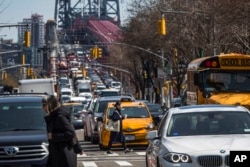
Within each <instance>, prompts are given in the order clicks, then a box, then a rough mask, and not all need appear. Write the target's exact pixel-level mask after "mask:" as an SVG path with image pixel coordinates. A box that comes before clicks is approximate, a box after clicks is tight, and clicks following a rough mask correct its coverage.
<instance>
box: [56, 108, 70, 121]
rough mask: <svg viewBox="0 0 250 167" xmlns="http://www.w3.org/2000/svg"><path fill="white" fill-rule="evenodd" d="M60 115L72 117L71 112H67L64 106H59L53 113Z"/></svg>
mask: <svg viewBox="0 0 250 167" xmlns="http://www.w3.org/2000/svg"><path fill="white" fill-rule="evenodd" d="M58 115H64V116H65V117H67V118H68V119H70V113H69V112H67V111H66V109H65V108H63V107H59V108H57V109H56V110H54V111H53V112H52V113H51V117H56V116H58Z"/></svg>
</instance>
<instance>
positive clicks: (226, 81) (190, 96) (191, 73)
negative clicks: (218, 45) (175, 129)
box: [187, 53, 250, 109]
mask: <svg viewBox="0 0 250 167" xmlns="http://www.w3.org/2000/svg"><path fill="white" fill-rule="evenodd" d="M194 104H228V105H243V106H245V107H247V108H248V109H250V55H244V54H238V53H229V54H220V55H217V56H211V57H202V58H197V59H195V60H193V61H191V62H190V63H189V64H188V67H187V105H194Z"/></svg>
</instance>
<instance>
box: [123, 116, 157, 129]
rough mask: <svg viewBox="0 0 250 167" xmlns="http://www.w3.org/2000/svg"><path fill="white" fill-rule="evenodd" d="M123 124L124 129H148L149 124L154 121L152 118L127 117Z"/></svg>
mask: <svg viewBox="0 0 250 167" xmlns="http://www.w3.org/2000/svg"><path fill="white" fill-rule="evenodd" d="M122 122H123V124H122V128H123V130H125V131H126V130H127V129H130V130H131V131H132V130H133V131H137V130H142V129H147V128H148V125H149V124H150V123H152V121H151V119H150V118H127V119H124V120H123V121H122Z"/></svg>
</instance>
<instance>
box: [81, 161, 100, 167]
mask: <svg viewBox="0 0 250 167" xmlns="http://www.w3.org/2000/svg"><path fill="white" fill-rule="evenodd" d="M82 165H83V166H84V167H97V165H96V164H95V163H94V162H82Z"/></svg>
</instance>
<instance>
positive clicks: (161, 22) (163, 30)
mask: <svg viewBox="0 0 250 167" xmlns="http://www.w3.org/2000/svg"><path fill="white" fill-rule="evenodd" d="M159 33H160V34H161V35H166V34H167V28H166V19H165V17H164V15H162V18H161V19H160V20H159Z"/></svg>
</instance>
